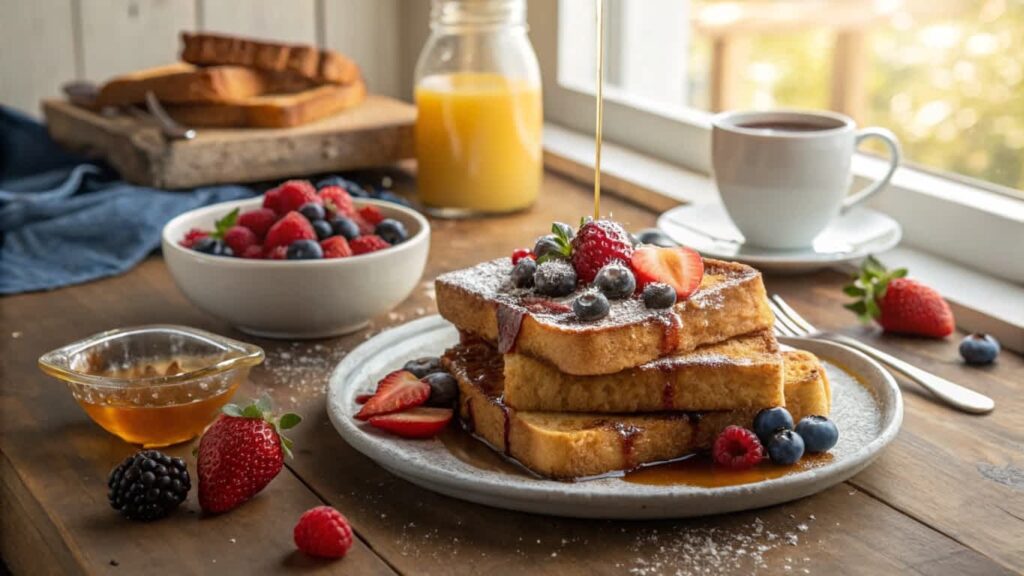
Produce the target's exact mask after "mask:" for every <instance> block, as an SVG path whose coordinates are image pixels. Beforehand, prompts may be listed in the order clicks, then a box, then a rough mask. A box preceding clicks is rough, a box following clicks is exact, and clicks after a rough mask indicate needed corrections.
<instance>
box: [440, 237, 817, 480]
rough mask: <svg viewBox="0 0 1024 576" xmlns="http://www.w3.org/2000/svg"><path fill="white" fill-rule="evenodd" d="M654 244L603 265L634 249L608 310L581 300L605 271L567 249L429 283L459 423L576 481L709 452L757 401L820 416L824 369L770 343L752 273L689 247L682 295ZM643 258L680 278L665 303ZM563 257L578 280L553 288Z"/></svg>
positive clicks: (672, 269)
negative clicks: (528, 273) (589, 267)
mask: <svg viewBox="0 0 1024 576" xmlns="http://www.w3.org/2000/svg"><path fill="white" fill-rule="evenodd" d="M565 240H566V241H567V242H568V243H572V244H575V243H576V242H577V240H578V238H576V239H572V238H568V239H565ZM564 243H566V242H563V244H564ZM549 244H550V243H549ZM542 245H543V243H542V242H538V247H541V246H542ZM600 246H602V245H601V244H598V247H600ZM585 248H586V247H583V248H578V252H580V253H582V252H583V250H584V249H585ZM659 250H674V249H672V248H657V247H653V246H651V247H644V246H633V247H632V248H630V249H629V250H628V251H624V252H623V253H622V254H621V256H622V258H621V259H624V260H626V261H625V262H615V261H611V262H609V263H608V266H619V267H622V268H625V269H627V270H629V269H630V267H631V263H630V261H629V260H630V254H633V256H632V260H633V263H634V265H633V266H632V270H631V272H630V278H632V277H633V276H634V275H635V278H636V282H637V287H636V290H635V292H632V291H631V292H630V293H629V295H626V296H620V297H618V298H604V297H603V296H601V297H600V299H601V300H603V301H604V303H605V304H607V307H606V308H602V310H603V316H599V315H597V314H591V313H589V312H586V313H583V312H584V311H585V310H587V308H583V307H580V306H579V305H578V303H577V300H580V299H581V298H582V297H583V296H584V295H586V294H594V293H596V292H597V291H600V290H603V288H602V287H601V285H600V283H601V281H602V277H601V274H604V270H603V269H602V272H601V273H599V275H598V276H597V278H596V279H590V278H585V277H583V276H584V274H585V270H584V269H581V268H580V266H579V265H576V260H575V255H573V256H568V254H569V252H568V249H567V250H566V254H557V253H555V254H550V253H548V254H546V255H545V254H540V255H538V254H536V253H531V254H528V255H525V256H520V258H519V260H520V261H521V260H522V258H533V259H536V260H538V261H540V262H541V263H540V264H539V265H537V264H535V263H527V264H529V265H528V266H525V268H527V269H532V270H534V272H533V274H534V275H535V278H536V280H535V281H534V279H533V278H527V279H525V280H524V276H523V273H522V272H521V271H520V270H519V268H521V266H520V265H519V263H518V262H517V263H516V265H513V262H512V260H511V259H509V258H500V259H497V260H493V261H489V262H483V263H481V264H478V265H476V266H473V267H471V268H467V269H463V270H458V271H454V272H450V273H446V274H443V275H441V276H440V277H438V278H437V281H436V292H437V305H438V310H439V311H440V313H441V315H442V316H443V317H444V318H445V319H447V320H448V321H450V322H451V323H452V324H454V325H455V326H456V327H457V328H458V330H459V332H460V335H461V338H460V342H459V344H458V345H456V346H454V347H452V348H451V349H449V350H448V351H447V352H446V353H445V354H444V356H443V357H442V363H443V364H444V366H445V368H446V369H447V370H448V371H449V372H450V373H451V374H453V375H454V376H455V377H456V379H457V381H458V386H459V391H460V400H459V407H458V415H459V417H460V419H461V421H462V424H463V426H464V427H465V428H466V429H467V430H469V431H470V432H472V433H473V434H474V435H475V436H476V437H477V438H478V439H480V440H482V441H484V442H486V443H487V444H488V445H490V447H491V448H493V449H494V450H496V451H499V452H501V453H503V454H504V455H505V456H506V457H508V458H512V459H514V460H516V461H518V462H519V463H520V464H522V465H523V466H525V467H526V468H528V469H530V470H532V471H533V472H535V473H537V474H540V475H542V476H547V477H554V478H580V477H590V476H598V475H603V474H608V473H612V472H618V471H628V470H631V469H635V468H638V467H641V466H644V465H647V464H651V463H656V462H662V461H669V460H673V459H677V458H680V457H683V456H685V455H688V454H691V453H694V452H700V451H704V450H708V449H710V448H711V445H712V443H713V442H714V440H715V438H716V437H717V436H718V434H719V433H720V432H721V431H722V430H723V429H724V428H726V427H727V426H730V425H737V426H742V427H747V428H749V427H750V426H751V422H752V421H753V419H754V417H755V415H756V414H757V413H758V412H759V411H761V410H762V409H765V408H770V407H776V406H785V407H786V408H787V409H788V411H789V412H790V413H791V414H792V416H793V418H794V420H799V419H800V418H801V417H803V416H805V415H812V414H813V415H828V413H829V407H830V403H831V396H830V389H829V384H828V380H827V379H826V375H825V370H824V369H823V368H822V365H821V364H820V363H819V361H818V359H817V358H816V357H815V356H814V355H812V354H811V353H809V352H805V351H800V350H793V349H787V350H782V349H781V348H780V345H779V343H778V342H776V339H775V337H774V335H773V332H772V323H773V317H772V313H771V310H770V308H769V306H768V303H767V295H766V293H765V288H764V284H763V282H762V278H761V274H760V272H758V271H757V270H755V269H754V268H751V267H749V266H746V265H743V264H739V263H734V262H723V261H719V260H712V259H700V257H699V256H698V255H696V253H692V254H693V256H694V257H695V258H696V259H697V262H698V264H699V265H701V266H700V267H701V268H702V274H701V275H700V277H699V278H695V279H694V278H690V280H691V281H692V282H693V284H692V289H682V290H681V289H679V288H678V286H679V281H678V278H677V276H678V275H679V274H680V272H679V270H680V267H678V266H675V265H674V264H673V263H672V262H670V260H671V259H672V258H673V257H674V256H672V255H671V254H668V253H666V254H661V253H660V252H658V251H659ZM677 250H685V249H682V248H679V249H677ZM536 251H538V250H537V249H535V252H536ZM556 252H557V251H556ZM647 252H649V253H650V254H653V255H654V258H655V259H654V260H653V261H655V262H660V263H661V264H662V265H664V269H665V272H664V275H665V276H666V278H664V280H665V281H666V282H668V284H669V285H670V286H673V285H674V286H677V288H676V292H675V294H671V295H670V298H671V297H673V296H674V297H675V299H673V300H670V302H668V305H667V306H664V305H658V304H656V299H653V298H652V299H648V297H647V296H648V294H647V292H648V291H650V292H652V293H653V292H655V290H644V289H643V285H644V284H647V285H648V286H650V285H652V284H653V285H655V286H656V287H658V286H662V285H661V284H660V283H659V282H657V281H658V280H660V279H659V278H658V277H657V275H658V273H659V272H655V273H654V277H651V274H650V273H649V270H641V267H642V266H643V262H642V261H641V262H640V263H639V264H636V262H637V255H640V253H644V254H643V256H644V257H645V258H647V259H648V261H652V260H650V258H651V257H650V256H649V255H648V254H647ZM691 252H692V251H691ZM594 253H599V251H598V252H594V251H590V252H588V253H587V254H594ZM538 256H539V257H538ZM559 258H564V259H566V262H565V263H562V264H558V266H561V268H559V270H562V271H563V272H564V273H567V274H574V272H572V271H571V268H572V266H575V267H576V270H577V272H579V275H580V277H579V278H576V282H575V283H574V284H572V285H570V288H568V289H566V290H562V291H553V290H551V289H550V288H548V286H549V285H550V282H547V280H546V278H542V276H541V274H545V273H546V272H545V269H546V268H548V267H552V268H554V267H555V265H554V264H551V265H549V264H546V263H544V262H545V261H548V262H551V261H555V262H556V264H557V263H558V262H557V260H558V259H559ZM568 258H572V260H568ZM659 259H660V260H659ZM666 263H667V264H666ZM567 264H569V266H567ZM599 264H600V263H599ZM690 275H691V276H693V274H692V273H691V274H690ZM606 276H607V275H606ZM542 280H544V283H543V285H542V282H541V281H542ZM568 290H571V292H570V291H568ZM591 300H593V298H592V297H590V298H589V299H587V302H586V303H588V304H589V303H590V302H591ZM673 302H674V303H673ZM602 306H604V304H602Z"/></svg>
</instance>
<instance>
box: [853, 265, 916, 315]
mask: <svg viewBox="0 0 1024 576" xmlns="http://www.w3.org/2000/svg"><path fill="white" fill-rule="evenodd" d="M906 275H907V269H906V268H897V269H896V270H887V269H886V268H885V266H884V265H883V264H882V263H881V262H879V261H878V259H877V258H875V257H874V256H868V257H867V258H865V259H864V263H863V264H862V265H861V268H860V272H859V273H858V274H857V275H856V276H854V279H853V283H852V284H848V285H846V286H844V287H843V294H846V295H847V296H850V297H852V298H856V299H857V300H856V301H854V302H849V303H847V304H843V308H846V309H847V310H849V311H851V312H853V313H854V314H856V315H857V318H858V319H860V321H861V322H864V323H868V322H871V321H872V320H874V319H876V318H879V317H880V316H881V315H882V310H881V308H879V306H878V302H879V300H881V299H882V298H883V297H884V296H885V290H886V288H888V286H889V282H890V281H891V280H893V279H894V278H903V277H904V276H906Z"/></svg>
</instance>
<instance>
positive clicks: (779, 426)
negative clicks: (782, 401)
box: [754, 406, 793, 445]
mask: <svg viewBox="0 0 1024 576" xmlns="http://www.w3.org/2000/svg"><path fill="white" fill-rule="evenodd" d="M792 429H793V416H791V415H790V414H789V410H786V409H785V408H783V407H782V406H777V407H775V408H765V409H764V410H761V411H760V412H758V413H757V416H754V434H757V439H758V440H760V441H761V444H765V445H767V444H768V441H769V440H771V438H772V435H773V434H775V433H776V432H778V431H779V430H792Z"/></svg>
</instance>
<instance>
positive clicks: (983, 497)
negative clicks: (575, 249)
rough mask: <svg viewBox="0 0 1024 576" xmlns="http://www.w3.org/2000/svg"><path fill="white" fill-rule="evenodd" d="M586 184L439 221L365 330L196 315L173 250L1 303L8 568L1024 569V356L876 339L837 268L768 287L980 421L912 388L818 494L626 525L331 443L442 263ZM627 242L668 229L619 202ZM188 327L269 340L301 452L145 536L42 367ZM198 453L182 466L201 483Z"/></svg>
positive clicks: (108, 460)
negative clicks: (55, 354)
mask: <svg viewBox="0 0 1024 576" xmlns="http://www.w3.org/2000/svg"><path fill="white" fill-rule="evenodd" d="M591 206H592V205H591V199H590V196H589V192H588V190H587V189H586V188H585V187H584V186H580V185H577V184H575V183H573V182H570V181H568V180H565V179H562V178H560V177H557V176H553V175H548V176H546V179H545V183H544V192H543V195H542V197H541V199H540V201H539V202H538V205H537V206H536V207H535V208H534V209H532V210H531V211H528V212H525V213H521V214H517V215H513V216H507V217H501V218H490V219H483V220H475V221H464V222H453V221H441V220H435V221H433V222H432V224H433V227H434V234H433V238H432V246H431V257H430V261H429V263H428V267H427V271H426V273H425V276H424V281H423V283H422V284H421V285H420V287H419V288H418V289H417V290H416V291H415V292H414V294H413V295H412V296H411V297H410V298H409V299H408V300H406V301H405V302H404V303H402V304H401V305H400V306H399V307H398V308H397V309H396V310H395V311H393V312H391V313H389V314H386V315H384V316H382V317H380V318H377V319H375V320H374V322H373V323H372V325H371V326H370V327H369V328H368V329H366V330H364V331H361V332H359V333H356V334H353V335H350V336H345V337H341V338H335V339H330V340H322V341H315V342H281V341H271V340H262V339H254V338H252V337H248V336H245V335H243V334H240V333H237V332H236V331H234V330H232V329H231V328H230V327H229V326H227V325H225V324H224V323H222V322H220V321H219V320H217V319H215V318H212V317H210V316H208V315H206V314H204V313H202V312H200V311H199V310H198V309H196V308H195V307H194V306H192V305H191V304H190V303H189V302H188V301H187V300H185V298H184V297H183V296H182V294H181V293H180V292H179V291H178V290H177V288H176V287H175V286H174V284H173V282H172V281H171V279H170V277H169V275H168V273H167V270H166V268H165V266H164V264H163V262H162V260H161V259H160V258H159V257H153V258H151V259H149V260H147V261H146V262H144V263H143V264H142V265H141V266H139V267H138V268H137V269H135V270H133V271H131V272H130V273H128V274H126V275H124V276H121V277H118V278H112V279H108V280H103V281H98V282H93V283H89V284H84V285H81V286H76V287H70V288H65V289H62V290H57V291H53V292H45V293H34V294H26V295H20V296H13V297H7V298H3V299H0V434H2V436H0V450H2V454H0V555H2V558H3V559H4V561H5V562H6V563H7V565H8V566H9V568H10V569H11V571H12V572H13V573H14V574H78V573H87V574H141V573H150V572H153V573H155V572H156V571H157V570H161V571H163V570H167V571H173V572H174V573H177V574H191V573H195V574H203V573H210V574H236V573H237V574H262V573H293V572H294V573H305V572H324V573H344V574H378V573H381V574H383V573H394V572H398V573H403V574H482V573H488V574H512V573H530V574H641V575H652V574H677V573H678V574H719V573H722V574H748V573H753V572H756V573H762V574H832V573H844V574H845V573H849V574H873V575H875V574H896V573H921V574H950V575H955V574H956V575H958V574H1015V573H1021V572H1024V382H1022V381H1024V361H1022V359H1021V358H1020V357H1019V356H1017V355H1014V354H1013V353H1010V352H1003V354H1002V355H1001V356H1000V358H999V361H998V363H997V364H996V365H994V366H992V367H989V368H983V369H976V368H968V367H966V366H964V365H963V364H962V363H961V362H960V361H959V359H958V355H957V352H956V342H957V340H958V338H957V337H953V338H950V339H949V340H947V341H938V342H937V341H928V340H917V339H908V338H897V337H890V336H884V335H881V334H879V333H878V332H877V331H876V330H873V329H868V328H862V327H859V326H857V325H856V323H855V321H854V318H853V316H852V315H850V314H849V313H848V312H846V311H845V310H843V309H842V308H841V307H840V303H841V302H842V300H843V296H842V294H841V293H840V290H839V288H840V286H841V285H842V283H843V281H844V278H843V277H842V276H841V275H840V274H838V273H836V272H831V271H824V272H819V273H816V274H813V275H810V276H794V277H774V276H768V277H767V278H766V283H767V286H768V289H769V291H770V292H778V293H780V294H782V295H783V296H784V297H785V298H786V299H787V300H788V301H790V302H791V303H792V304H793V305H794V306H795V307H796V308H797V309H799V310H800V311H801V312H804V313H805V314H806V316H807V317H808V318H809V319H810V320H811V321H812V322H814V323H815V324H819V325H821V326H823V327H827V328H832V329H836V330H839V331H842V332H844V333H847V334H849V335H852V336H854V337H857V338H860V339H862V340H865V341H868V342H870V343H872V344H874V345H877V346H879V347H880V348H882V349H884V350H887V351H889V352H891V353H893V354H896V355H899V356H901V357H903V358H906V359H908V360H910V361H912V362H915V363H918V364H919V365H921V366H923V367H925V368H927V369H929V370H932V371H934V372H936V373H938V374H940V375H943V376H945V377H947V378H950V379H953V380H957V381H961V382H964V383H966V384H969V385H970V386H972V387H974V388H976V389H978V390H980V391H981V392H983V393H985V394H987V395H989V396H991V397H992V398H994V399H995V400H996V402H997V405H998V407H997V408H996V410H995V411H994V412H993V413H991V414H989V415H987V416H970V415H966V414H961V413H957V412H954V411H952V410H949V409H947V408H945V407H944V406H942V405H940V404H938V403H936V402H934V401H933V400H932V399H931V398H930V397H929V395H928V393H927V392H924V391H923V390H921V389H918V388H916V387H915V386H914V385H912V384H908V383H905V382H903V383H901V384H902V385H903V391H904V397H905V399H906V416H905V420H904V425H903V430H902V432H901V433H900V435H899V437H898V438H897V439H896V441H895V442H894V443H893V444H892V445H891V446H890V447H889V448H888V449H887V450H886V451H885V452H884V453H883V454H882V455H881V457H880V458H879V459H878V460H877V461H876V463H875V464H873V465H872V466H871V467H869V468H868V469H867V470H865V471H864V472H862V473H860V474H859V475H857V476H856V477H854V478H853V479H852V480H850V481H849V482H845V483H843V484H840V485H838V486H835V487H833V488H831V489H829V490H826V491H824V492H822V493H820V494H818V495H816V496H812V497H809V498H805V499H802V500H799V501H796V502H793V503H790V504H785V505H780V506H775V507H771V508H767V509H762V510H756V511H751V512H745V513H739V514H729V515H724V516H717V517H710V518H700V519H691V520H680V521H644V522H612V521H593V520H573V519H564V518H552V517H544V516H536V515H530V514H523V513H514V512H507V511H503V510H498V509H494V508H488V507H485V506H479V505H476V504H470V503H467V502H462V501H459V500H455V499H452V498H448V497H445V496H441V495H438V494H434V493H432V492H429V491H427V490H424V489H422V488H418V487H416V486H414V485H412V484H409V483H407V482H405V481H403V480H400V479H397V478H396V477H394V476H392V475H391V474H390V473H388V472H386V471H384V470H383V469H381V468H380V467H378V466H377V465H375V464H374V463H373V462H372V461H370V460H368V459H367V458H365V457H364V456H362V455H361V454H359V453H358V452H356V451H355V450H353V449H352V448H351V447H349V446H348V445H346V444H345V442H344V441H342V440H341V439H340V437H339V436H338V435H337V434H336V433H335V432H334V430H333V428H332V426H331V425H330V422H329V421H328V419H327V415H326V411H325V405H324V392H325V386H326V382H327V378H328V376H329V373H330V370H331V369H332V368H333V366H334V364H335V363H336V362H337V361H338V360H340V358H342V357H343V356H344V355H345V354H346V353H347V352H348V351H349V350H351V349H352V348H354V347H355V346H357V345H358V344H359V343H361V342H363V341H364V340H366V339H367V338H368V337H370V336H371V335H372V334H375V333H377V332H379V331H380V330H382V329H385V328H387V327H389V326H393V325H397V324H401V323H402V322H405V321H408V320H410V319H413V318H416V317H419V316H423V315H426V314H432V313H434V312H435V310H436V309H435V304H434V300H433V291H432V289H431V283H432V280H433V278H434V277H435V276H436V275H437V274H439V273H441V272H443V271H446V270H451V269H454V268H459V267H463V266H467V265H470V264H473V263H475V262H478V261H480V260H484V259H488V258H493V257H497V256H500V255H505V254H508V253H509V252H510V251H511V250H512V249H513V248H516V247H518V246H520V245H523V244H525V243H528V239H532V238H534V237H536V236H537V235H539V234H541V233H542V232H543V231H544V229H545V228H546V227H547V226H548V225H549V223H550V222H551V221H552V220H556V219H557V220H564V221H567V222H575V221H578V219H579V217H580V215H581V214H587V213H589V211H590V209H591ZM604 206H605V210H606V211H610V212H611V213H612V214H613V215H614V217H615V218H616V219H618V220H620V221H622V222H623V223H624V224H626V225H627V226H628V227H629V228H631V229H639V228H643V227H647V226H650V225H652V224H653V222H654V220H655V217H656V214H654V213H652V212H649V211H647V210H646V209H644V208H641V207H638V206H635V205H631V204H628V203H626V202H623V201H621V200H618V199H615V198H608V199H606V200H605V203H604ZM158 322H163V323H176V324H185V325H190V326H196V327H200V328H204V329H207V330H212V331H214V332H218V333H222V334H227V335H230V336H232V337H235V338H241V339H244V340H248V341H252V342H255V343H257V344H259V345H261V346H263V347H264V348H265V349H266V350H267V362H266V363H265V365H264V366H262V367H260V368H258V369H256V370H254V371H253V373H252V377H251V382H249V383H248V384H246V385H245V387H244V389H243V390H242V391H241V392H240V395H255V394H258V393H261V392H263V391H266V392H269V393H270V394H271V395H272V396H273V397H274V399H275V401H276V403H277V404H278V405H279V406H281V407H285V408H288V409H290V410H293V411H296V412H298V413H300V414H301V415H302V416H303V418H304V422H303V423H302V425H300V426H299V427H298V428H297V429H296V430H295V431H294V433H293V434H292V437H293V439H294V440H295V443H296V446H297V449H296V452H295V458H294V459H293V460H291V461H289V462H288V463H287V468H286V469H285V470H283V471H282V473H281V474H280V476H279V477H278V478H277V479H275V480H274V481H273V482H272V483H271V484H270V486H269V487H268V488H267V489H266V490H265V491H264V492H263V493H261V494H260V495H259V496H258V497H256V498H255V499H254V500H252V501H251V502H249V503H247V504H245V505H243V506H242V507H240V508H238V509H236V510H235V511H233V512H230V513H228V514H224V515H220V516H206V515H203V514H201V513H200V512H199V508H198V504H197V503H196V498H195V492H194V491H193V493H192V494H190V496H189V499H188V501H187V502H186V504H185V506H184V509H183V510H180V511H179V512H178V513H177V514H174V515H173V516H172V517H170V518H168V519H166V520H163V521H160V522H154V523H150V524H139V523H130V522H127V521H125V520H122V519H121V518H120V517H119V516H118V515H117V514H115V513H114V512H113V511H112V510H111V509H110V508H109V506H108V504H107V501H106V488H105V481H106V476H107V473H108V471H109V470H110V468H111V467H112V466H114V465H115V464H116V463H118V462H119V461H120V460H121V459H122V458H123V457H124V456H126V455H127V454H129V453H131V452H133V451H134V450H135V448H134V447H133V446H130V445H127V444H125V443H123V442H121V441H119V440H118V439H116V438H115V437H113V436H111V435H109V434H107V433H106V432H104V431H103V430H101V429H100V428H99V427H97V426H96V425H94V424H93V423H92V422H90V421H89V419H88V417H87V416H86V415H85V414H84V413H83V412H82V410H81V409H80V408H79V407H78V406H77V405H76V403H75V402H74V400H73V399H72V398H71V395H70V394H69V393H68V392H67V391H66V389H65V387H64V386H63V384H61V383H59V382H56V381H54V380H52V379H49V378H47V377H45V376H44V375H43V374H42V373H41V372H40V371H39V370H38V369H37V367H36V359H37V358H38V357H39V355H40V354H42V353H43V352H45V351H47V350H50V349H52V348H55V347H57V346H60V345H62V344H65V343H67V342H70V341H72V340H75V339H78V338H82V337H85V336H88V335H90V334H93V333H96V332H99V331H102V330H107V329H111V328H116V327H123V326H132V325H139V324H149V323H158ZM191 449H192V446H191V445H190V444H186V445H181V446H177V447H174V448H171V449H169V450H168V451H169V452H171V453H172V454H174V455H176V456H181V457H183V458H185V459H186V460H187V461H188V462H189V463H190V467H191V468H192V469H193V470H194V460H193V459H192V456H191V454H190V452H191ZM322 503H326V504H330V505H332V506H335V507H336V508H338V509H339V510H341V511H342V512H343V513H344V514H345V515H346V516H348V518H349V519H350V520H351V522H352V524H353V526H354V527H355V530H356V534H357V536H358V538H357V540H356V542H355V546H354V548H353V550H352V552H351V553H350V554H349V556H348V557H347V558H345V559H343V560H340V561H335V562H323V561H316V560H312V559H309V558H307V557H305V556H303V555H302V554H300V553H297V552H295V551H294V546H293V544H292V541H291V528H292V526H293V524H294V522H295V521H296V519H297V518H298V516H299V515H300V514H301V513H302V512H303V511H304V510H306V509H308V508H310V507H312V506H315V505H318V504H322Z"/></svg>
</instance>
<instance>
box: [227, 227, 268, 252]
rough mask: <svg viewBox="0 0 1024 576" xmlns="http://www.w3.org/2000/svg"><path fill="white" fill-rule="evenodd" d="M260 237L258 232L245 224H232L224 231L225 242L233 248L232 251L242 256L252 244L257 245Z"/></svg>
mask: <svg viewBox="0 0 1024 576" xmlns="http://www.w3.org/2000/svg"><path fill="white" fill-rule="evenodd" d="M259 242H260V239H259V238H257V237H256V233H255V232H253V231H252V230H250V229H248V228H246V227H245V226H232V227H231V228H228V231H227V232H225V233H224V243H225V244H227V245H228V247H229V248H231V251H232V252H234V253H235V254H238V255H239V256H241V255H242V254H245V251H246V250H247V249H248V248H249V247H250V246H256V245H258V244H259Z"/></svg>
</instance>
